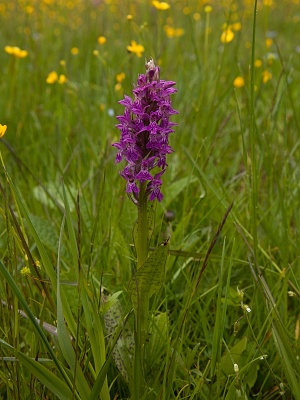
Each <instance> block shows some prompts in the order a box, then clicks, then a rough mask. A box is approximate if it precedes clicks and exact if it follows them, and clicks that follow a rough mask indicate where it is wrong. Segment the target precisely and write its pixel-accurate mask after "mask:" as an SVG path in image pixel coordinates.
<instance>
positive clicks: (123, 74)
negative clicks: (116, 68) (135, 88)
mask: <svg viewBox="0 0 300 400" xmlns="http://www.w3.org/2000/svg"><path fill="white" fill-rule="evenodd" d="M124 79H125V73H124V72H120V73H119V74H117V75H116V80H117V82H118V83H121V82H123V81H124Z"/></svg>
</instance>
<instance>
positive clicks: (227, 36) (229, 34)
mask: <svg viewBox="0 0 300 400" xmlns="http://www.w3.org/2000/svg"><path fill="white" fill-rule="evenodd" d="M233 38H234V33H233V31H232V29H231V28H230V27H228V28H226V29H224V31H223V32H222V35H221V37H220V40H221V42H222V43H230V42H231V41H232V40H233Z"/></svg>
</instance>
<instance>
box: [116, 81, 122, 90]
mask: <svg viewBox="0 0 300 400" xmlns="http://www.w3.org/2000/svg"><path fill="white" fill-rule="evenodd" d="M121 90H122V85H121V83H119V82H118V83H116V84H115V91H116V92H119V91H121Z"/></svg>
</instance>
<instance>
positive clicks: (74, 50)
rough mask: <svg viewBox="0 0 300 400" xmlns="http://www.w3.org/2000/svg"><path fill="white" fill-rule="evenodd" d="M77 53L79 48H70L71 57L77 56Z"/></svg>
mask: <svg viewBox="0 0 300 400" xmlns="http://www.w3.org/2000/svg"><path fill="white" fill-rule="evenodd" d="M78 53H79V48H78V47H72V48H71V54H72V55H73V56H77V54H78Z"/></svg>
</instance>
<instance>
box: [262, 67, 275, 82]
mask: <svg viewBox="0 0 300 400" xmlns="http://www.w3.org/2000/svg"><path fill="white" fill-rule="evenodd" d="M262 76H263V83H267V82H269V81H270V80H271V79H272V76H273V75H272V73H271V72H270V71H268V70H267V69H266V70H265V71H263V74H262Z"/></svg>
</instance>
